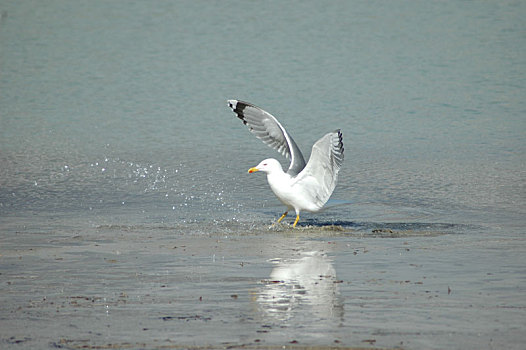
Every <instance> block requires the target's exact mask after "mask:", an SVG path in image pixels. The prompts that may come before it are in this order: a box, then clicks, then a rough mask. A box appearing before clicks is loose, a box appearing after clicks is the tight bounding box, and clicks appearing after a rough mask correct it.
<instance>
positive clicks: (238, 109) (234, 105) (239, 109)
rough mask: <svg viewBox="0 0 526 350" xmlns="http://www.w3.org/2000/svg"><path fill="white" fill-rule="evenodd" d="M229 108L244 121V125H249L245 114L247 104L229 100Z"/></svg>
mask: <svg viewBox="0 0 526 350" xmlns="http://www.w3.org/2000/svg"><path fill="white" fill-rule="evenodd" d="M228 106H229V107H230V108H231V109H232V111H234V113H236V116H237V117H238V118H239V119H241V120H242V121H243V124H245V125H247V121H246V120H245V114H244V113H243V110H244V109H245V107H246V106H247V104H246V103H245V102H243V101H239V100H228Z"/></svg>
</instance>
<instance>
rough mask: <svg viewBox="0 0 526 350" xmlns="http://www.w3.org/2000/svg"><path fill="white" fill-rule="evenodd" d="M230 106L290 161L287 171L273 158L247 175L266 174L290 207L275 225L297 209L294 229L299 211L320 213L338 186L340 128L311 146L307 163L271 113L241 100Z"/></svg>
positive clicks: (230, 103) (229, 104)
mask: <svg viewBox="0 0 526 350" xmlns="http://www.w3.org/2000/svg"><path fill="white" fill-rule="evenodd" d="M228 106H229V107H230V108H232V110H233V111H234V113H236V115H237V117H238V118H239V119H241V120H242V121H243V123H244V124H245V125H246V126H247V127H248V129H249V131H250V132H251V133H253V134H254V135H256V137H257V138H258V139H260V140H261V141H263V142H264V143H265V144H267V145H268V146H269V147H271V148H273V149H275V150H276V151H278V152H279V153H281V155H283V156H284V157H286V158H287V159H290V165H289V168H288V169H287V171H286V172H285V171H283V168H282V166H281V164H280V163H279V162H278V161H277V160H276V159H273V158H269V159H265V160H263V161H261V163H259V164H258V165H257V166H255V167H253V168H250V169H248V172H249V173H254V172H256V171H262V172H264V173H266V174H267V181H268V183H269V185H270V188H271V189H272V192H274V194H275V195H276V197H278V199H279V200H280V201H281V203H283V204H284V205H285V206H286V207H287V210H286V211H285V213H283V215H281V217H280V218H279V219H278V221H277V222H276V223H275V224H274V225H276V224H279V223H280V222H281V221H282V220H283V219H284V218H285V217H286V216H287V214H288V213H289V211H291V210H292V209H294V211H295V212H296V220H295V221H294V224H293V225H292V227H294V228H295V227H296V224H297V223H298V221H299V219H300V212H301V211H302V210H306V211H309V212H317V211H319V210H320V209H321V208H322V207H323V206H324V205H325V203H327V201H328V200H329V197H330V196H331V194H332V192H333V191H334V188H335V187H336V182H337V180H338V172H339V171H340V168H341V166H342V164H343V136H342V133H341V131H340V129H337V130H335V131H333V132H329V133H327V134H325V136H323V137H322V138H320V139H319V140H318V141H316V143H315V144H314V145H313V146H312V152H311V155H310V159H309V162H308V163H305V159H304V158H303V154H301V151H300V149H299V148H298V146H297V145H296V142H294V140H293V139H292V136H290V134H289V133H288V132H287V131H286V130H285V128H284V127H283V126H282V125H281V124H280V122H279V121H278V120H277V119H276V118H275V117H274V116H272V115H271V114H270V113H268V112H266V111H264V110H262V109H261V108H259V107H256V106H254V105H252V104H250V103H247V102H243V101H239V100H228Z"/></svg>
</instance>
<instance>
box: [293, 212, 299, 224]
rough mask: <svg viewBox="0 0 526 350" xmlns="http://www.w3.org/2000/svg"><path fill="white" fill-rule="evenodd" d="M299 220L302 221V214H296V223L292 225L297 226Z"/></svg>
mask: <svg viewBox="0 0 526 350" xmlns="http://www.w3.org/2000/svg"><path fill="white" fill-rule="evenodd" d="M298 221H300V214H297V215H296V220H295V221H294V225H292V227H296V224H297V223H298Z"/></svg>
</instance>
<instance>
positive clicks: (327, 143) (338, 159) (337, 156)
mask: <svg viewBox="0 0 526 350" xmlns="http://www.w3.org/2000/svg"><path fill="white" fill-rule="evenodd" d="M343 151H344V148H343V136H342V133H341V131H340V130H335V131H333V132H330V133H328V134H326V135H325V136H323V137H322V138H321V139H319V140H318V141H317V142H316V143H315V144H314V145H313V146H312V152H311V155H310V158H309V162H308V163H307V166H306V167H305V169H304V170H303V171H302V172H301V173H300V174H299V175H298V177H297V179H298V180H297V181H298V182H301V181H305V180H307V181H313V180H314V183H315V185H312V186H310V187H309V196H310V197H311V200H312V201H313V203H316V205H317V206H318V207H319V208H321V207H322V206H323V205H324V204H325V203H327V201H328V200H329V197H330V196H331V194H332V192H333V191H334V188H335V187H336V182H337V180H338V173H339V171H340V168H341V166H342V164H343Z"/></svg>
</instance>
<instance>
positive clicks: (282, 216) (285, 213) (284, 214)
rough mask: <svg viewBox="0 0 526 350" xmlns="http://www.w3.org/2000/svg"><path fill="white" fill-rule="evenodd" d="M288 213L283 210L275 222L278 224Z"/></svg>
mask: <svg viewBox="0 0 526 350" xmlns="http://www.w3.org/2000/svg"><path fill="white" fill-rule="evenodd" d="M288 213H289V212H288V211H286V212H284V213H283V215H281V217H280V218H279V219H278V222H276V224H279V223H280V222H281V220H283V219H285V216H287V214H288Z"/></svg>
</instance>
